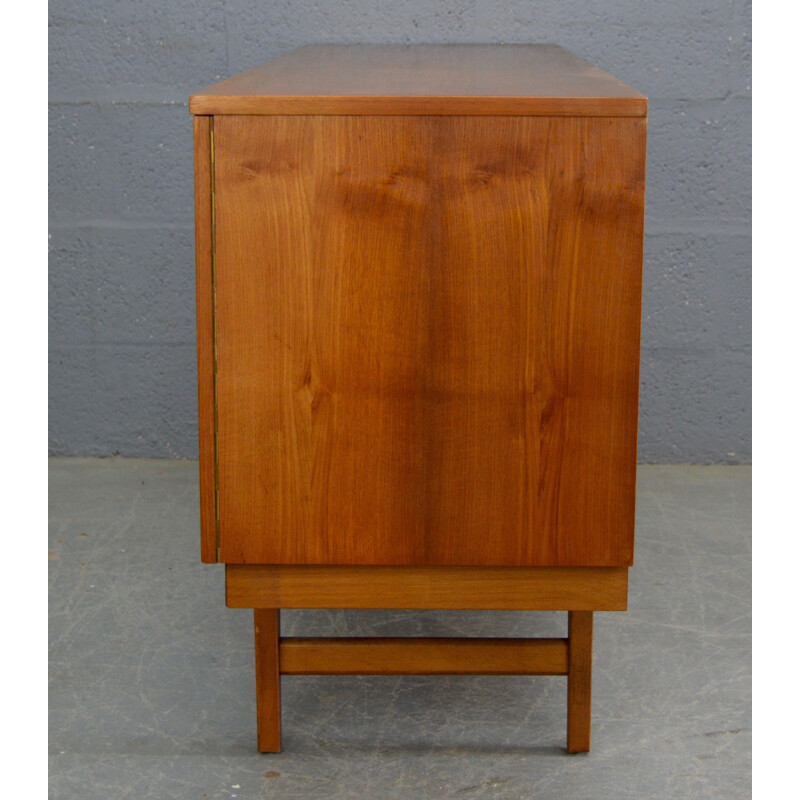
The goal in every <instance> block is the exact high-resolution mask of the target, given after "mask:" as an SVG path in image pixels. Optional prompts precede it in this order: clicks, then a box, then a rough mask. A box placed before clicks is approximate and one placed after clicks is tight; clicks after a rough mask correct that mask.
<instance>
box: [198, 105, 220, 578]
mask: <svg viewBox="0 0 800 800" xmlns="http://www.w3.org/2000/svg"><path fill="white" fill-rule="evenodd" d="M212 125H213V119H212V118H211V117H203V116H197V117H195V118H194V203H195V209H194V210H195V265H196V287H197V389H198V403H197V405H198V409H197V410H198V422H199V445H200V557H201V559H202V560H203V561H204V562H206V563H214V562H215V561H217V519H216V517H217V512H216V465H215V462H216V453H215V442H214V438H215V436H214V276H213V253H212V247H213V242H212V202H213V197H212V174H211V170H212V163H211V126H212Z"/></svg>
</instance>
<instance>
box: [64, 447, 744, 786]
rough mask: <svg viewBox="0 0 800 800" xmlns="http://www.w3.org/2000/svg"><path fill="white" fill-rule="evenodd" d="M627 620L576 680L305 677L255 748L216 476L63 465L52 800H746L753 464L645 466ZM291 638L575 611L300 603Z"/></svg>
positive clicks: (471, 627) (537, 628)
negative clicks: (575, 700) (574, 752)
mask: <svg viewBox="0 0 800 800" xmlns="http://www.w3.org/2000/svg"><path fill="white" fill-rule="evenodd" d="M637 518H638V524H637V539H636V565H635V567H634V568H633V569H632V570H631V573H630V581H631V582H630V602H629V610H628V612H627V613H606V614H596V615H595V649H594V687H593V688H594V696H593V729H592V752H591V753H590V754H588V755H580V756H569V755H567V754H566V753H565V750H564V745H565V721H566V717H565V715H566V682H565V679H564V678H558V677H541V678H517V677H445V678H443V677H427V676H423V677H417V676H410V677H407V676H399V677H393V676H392V677H388V676H377V677H288V678H284V679H283V706H284V710H283V746H284V751H283V752H282V753H280V754H277V755H259V754H257V753H256V752H255V707H254V692H255V689H254V677H253V644H252V615H251V612H249V611H246V610H232V609H227V608H226V607H225V602H224V594H223V583H224V578H223V569H222V567H219V566H215V565H202V564H200V563H199V547H198V511H197V465H196V463H193V462H185V461H183V462H181V461H140V460H122V459H108V460H89V459H86V460H83V459H55V460H52V461H51V465H50V525H51V532H50V552H49V556H50V628H49V633H50V659H51V661H50V753H51V756H50V798H51V800H61V798H65V799H66V798H80V800H92V799H93V798H102V800H115V799H121V798H137V800H146V798H169V799H170V800H180V799H181V798H198V799H199V798H350V797H352V798H361V799H363V800H370V799H371V798H377V799H379V800H382V799H383V798H414V799H415V800H419V799H420V798H458V799H460V798H463V799H464V800H477V798H497V800H500V799H505V800H512V798H513V799H515V800H516V798H536V799H537V800H548V799H550V798H559V799H560V798H564V799H565V800H582V799H583V798H614V800H621V799H623V798H636V800H646V799H647V798H654V799H655V800H665V799H666V798H680V799H681V800H688V799H689V798H696V797H707V798H726V800H731V798H745V797H749V796H750V725H751V722H750V469H749V468H747V467H642V468H640V472H639V493H638V510H637ZM283 632H284V634H296V635H300V634H303V635H326V634H327V635H340V634H350V635H444V636H447V635H475V636H481V635H494V636H498V635H499V636H563V635H565V634H566V614H564V613H551V612H548V613H541V612H539V613H528V612H454V611H452V612H395V611H392V612H381V611H360V612H356V611H353V612H342V611H331V612H319V611H294V612H288V611H285V612H284V613H283Z"/></svg>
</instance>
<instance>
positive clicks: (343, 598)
mask: <svg viewBox="0 0 800 800" xmlns="http://www.w3.org/2000/svg"><path fill="white" fill-rule="evenodd" d="M376 573H377V574H376ZM226 578H227V580H226V584H227V599H228V605H229V606H230V607H234V608H253V612H254V614H253V616H254V625H255V656H256V699H257V719H258V749H259V751H260V752H262V753H277V752H280V749H281V699H280V679H281V675H411V674H427V675H564V676H566V677H567V751H568V752H570V753H585V752H588V751H589V749H590V732H591V684H592V628H593V612H594V611H595V610H598V611H599V610H624V609H625V607H626V604H627V568H625V567H621V568H617V567H553V568H549V567H548V568H544V567H542V568H527V567H474V568H473V567H336V566H330V567H328V566H326V567H308V566H267V565H228V566H227V569H226ZM356 578H358V579H359V580H361V581H362V583H361V584H359V583H358V581H357V580H355V579H356ZM501 580H502V582H503V583H504V585H505V593H503V594H501V593H500V592H499V591H498V589H499V586H498V581H501ZM375 581H378V583H380V581H383V592H382V597H381V598H378V597H377V596H376V595H375V593H374V592H375V590H376V589H377V585H373V583H374V582H375ZM348 586H349V589H347V588H346V587H348ZM481 590H482V591H483V595H482V596H481V595H480V592H481ZM459 592H464V594H462V595H461V596H459ZM476 592H477V593H478V594H476ZM270 599H271V600H273V601H275V600H278V599H280V600H282V603H281V604H280V605H279V604H277V603H275V602H273V604H272V605H271V606H270V607H264V605H263V604H261V603H255V602H253V603H252V605H251V604H250V603H251V602H252V601H256V600H270ZM567 600H571V601H572V602H573V603H578V605H577V607H575V606H570V605H566V606H565V605H564V604H563V603H564V602H565V601H567ZM590 600H593V601H594V603H595V606H594V608H587V607H586V605H587V603H588V602H589V601H590ZM376 601H379V602H376ZM281 607H283V608H450V609H478V608H481V609H501V608H503V609H508V608H511V609H516V610H522V609H527V610H532V611H533V610H566V611H569V632H568V636H567V638H565V639H537V638H530V639H528V638H510V639H508V638H505V639H500V638H460V637H446V638H433V637H430V638H416V637H401V638H394V637H391V638H390V637H378V638H375V637H356V638H353V637H334V638H302V637H282V636H281V635H280V608H281Z"/></svg>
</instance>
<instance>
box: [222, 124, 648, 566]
mask: <svg viewBox="0 0 800 800" xmlns="http://www.w3.org/2000/svg"><path fill="white" fill-rule="evenodd" d="M644 144H645V122H644V120H638V119H597V118H595V119H591V118H590V119H572V118H566V119H554V118H536V117H531V118H519V117H502V118H493V117H453V118H450V117H368V116H360V117H357V116H353V117H324V116H323V117H319V116H316V117H310V116H306V117H303V116H273V117H246V116H227V117H220V118H218V119H217V120H216V121H215V163H216V192H217V276H218V283H217V309H218V331H219V341H218V375H217V381H218V399H219V408H220V412H219V434H218V436H219V438H218V460H219V490H220V500H219V502H220V515H221V523H220V539H221V560H222V561H225V562H229V563H266V564H282V563H283V564H291V563H298V564H300V563H310V564H406V565H411V564H417V565H423V564H430V565H433V564H440V565H520V566H539V565H542V566H621V565H629V564H630V563H631V562H632V554H633V511H634V489H635V466H636V428H637V400H638V365H639V324H640V295H641V264H642V226H643V199H644V198H643V192H644V152H645V150H644Z"/></svg>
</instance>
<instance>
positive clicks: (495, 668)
mask: <svg viewBox="0 0 800 800" xmlns="http://www.w3.org/2000/svg"><path fill="white" fill-rule="evenodd" d="M280 653H281V673H282V674H284V675H566V674H567V640H566V639H462V638H455V637H453V638H435V637H427V638H423V639H417V638H412V637H408V638H390V637H385V638H368V637H361V638H350V637H336V638H326V639H305V638H299V637H298V638H284V639H282V640H281V646H280Z"/></svg>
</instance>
